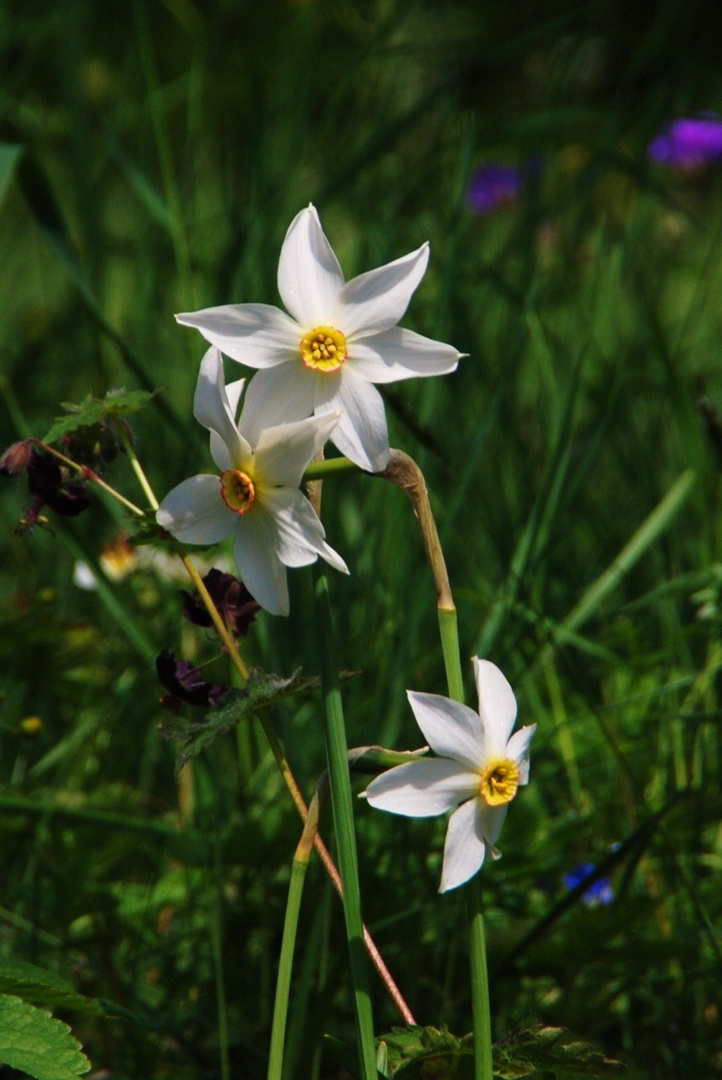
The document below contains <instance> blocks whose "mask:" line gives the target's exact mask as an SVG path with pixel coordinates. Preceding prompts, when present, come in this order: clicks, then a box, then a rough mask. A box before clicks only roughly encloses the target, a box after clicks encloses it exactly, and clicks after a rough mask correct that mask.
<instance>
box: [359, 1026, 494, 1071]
mask: <svg viewBox="0 0 722 1080" xmlns="http://www.w3.org/2000/svg"><path fill="white" fill-rule="evenodd" d="M380 1041H382V1042H384V1043H385V1044H386V1059H387V1069H388V1076H389V1078H390V1080H426V1078H427V1077H428V1078H433V1080H473V1075H474V1049H473V1037H472V1036H471V1035H466V1036H464V1038H463V1039H459V1038H457V1037H456V1036H455V1035H452V1034H451V1032H450V1031H449V1030H448V1029H447V1028H445V1027H441V1028H433V1027H410V1028H394V1029H393V1030H392V1032H391V1034H390V1035H384V1036H382V1038H381V1040H380Z"/></svg>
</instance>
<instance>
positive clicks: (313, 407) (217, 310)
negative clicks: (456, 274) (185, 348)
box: [176, 206, 461, 472]
mask: <svg viewBox="0 0 722 1080" xmlns="http://www.w3.org/2000/svg"><path fill="white" fill-rule="evenodd" d="M428 259H429V246H428V244H423V245H422V246H421V247H420V248H419V249H418V251H413V252H411V254H409V255H405V256H403V257H402V258H400V259H396V260H395V261H394V262H391V263H388V264H387V265H386V266H381V267H379V268H378V269H377V270H371V271H369V272H368V273H365V274H360V275H359V276H358V277H356V278H353V280H351V281H349V282H344V277H343V273H342V271H341V267H340V265H339V262H338V259H337V258H336V256H335V254H334V252H333V249H332V248H331V245H330V244H329V242H328V240H327V239H326V236H325V235H324V232H323V229H322V228H321V222H320V221H319V217H318V214H317V212H316V210H315V208H314V207H313V206H308V207H307V208H306V209H305V210H302V211H301V212H300V213H299V214H297V216H296V217H295V218H294V220H293V221H292V222H291V225H290V227H289V229H288V232H287V233H286V238H285V240H284V242H283V247H282V249H281V257H280V261H279V265H278V290H279V292H280V294H281V299H282V300H283V302H284V304H285V305H286V308H287V309H288V311H289V312H290V315H287V314H285V312H283V311H281V310H279V309H278V308H276V307H272V306H270V305H268V304H229V305H225V306H223V307H214V308H207V309H205V310H203V311H196V312H190V313H186V314H183V315H177V316H176V318H177V319H178V322H180V323H183V324H184V325H186V326H194V327H196V328H197V329H198V330H200V332H201V333H202V334H203V336H204V337H205V338H206V340H207V341H210V342H211V344H213V345H217V346H218V348H219V349H220V350H221V351H222V352H223V353H225V354H226V356H230V357H231V358H232V359H233V360H237V361H238V362H239V363H241V364H246V365H247V366H248V367H252V368H258V369H260V370H259V371H258V374H257V375H256V376H255V377H254V379H253V380H252V381H251V383H250V386H249V388H248V391H247V394H246V409H247V410H248V411H253V409H255V408H256V407H257V406H258V404H259V403H261V402H262V403H263V405H264V408H269V407H270V408H273V410H274V414H275V419H276V421H277V422H281V421H287V420H297V419H299V418H301V417H304V416H310V415H311V414H315V415H316V416H320V415H323V414H326V413H329V412H334V411H337V410H338V412H339V413H340V417H339V421H338V424H337V425H336V426H335V427H334V429H333V431H331V433H330V439H331V441H332V442H333V443H335V445H336V446H337V447H338V449H339V450H340V451H341V453H342V454H346V456H347V457H349V458H350V459H351V460H352V461H354V462H355V463H356V464H357V465H359V466H360V467H361V468H362V469H367V470H370V471H372V472H376V471H379V470H381V469H383V468H384V467H385V465H386V463H387V461H388V456H389V437H388V430H387V426H386V415H385V411H384V405H383V400H382V398H381V395H380V394H379V392H378V390H376V389H375V388H374V386H373V383H390V382H396V381H398V380H400V379H409V378H414V377H418V376H428V375H444V374H446V373H447V372H450V371H453V370H454V369H455V368H456V366H457V363H458V361H459V358H460V356H461V353H459V352H457V350H456V349H454V348H452V346H450V345H444V344H442V343H441V342H438V341H432V340H431V339H429V338H426V337H422V336H421V335H420V334H416V333H414V332H413V331H411V330H404V329H402V328H401V327H399V326H397V323H398V322H399V320H400V319H401V318H403V315H404V312H405V311H406V308H407V306H408V303H409V300H410V299H411V296H412V294H413V292H414V290H415V289H416V287H417V285H418V284H419V282H420V281H421V279H422V277H423V276H424V272H425V271H426V265H427V262H428Z"/></svg>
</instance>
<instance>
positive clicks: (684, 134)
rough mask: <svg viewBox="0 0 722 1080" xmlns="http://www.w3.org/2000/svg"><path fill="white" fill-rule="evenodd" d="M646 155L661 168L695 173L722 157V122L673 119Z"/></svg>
mask: <svg viewBox="0 0 722 1080" xmlns="http://www.w3.org/2000/svg"><path fill="white" fill-rule="evenodd" d="M647 156H648V157H649V158H651V159H652V161H656V162H658V163H659V164H661V165H669V166H670V167H671V168H673V169H680V170H682V171H683V172H692V171H694V170H695V169H701V168H703V167H704V166H705V165H708V164H709V163H710V162H712V161H718V160H719V159H720V158H722V120H718V119H717V118H716V117H712V116H707V117H700V118H699V119H696V120H673V121H672V123H671V124H670V125H669V127H668V128H667V131H666V132H664V134H662V135H658V136H657V138H656V139H654V140H653V141H652V142H651V143H650V144H649V147H648V149H647Z"/></svg>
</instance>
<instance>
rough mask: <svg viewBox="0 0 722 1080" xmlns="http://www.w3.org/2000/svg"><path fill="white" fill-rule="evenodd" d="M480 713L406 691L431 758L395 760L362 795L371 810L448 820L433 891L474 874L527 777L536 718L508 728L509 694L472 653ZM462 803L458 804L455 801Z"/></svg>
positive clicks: (511, 715) (494, 671)
mask: <svg viewBox="0 0 722 1080" xmlns="http://www.w3.org/2000/svg"><path fill="white" fill-rule="evenodd" d="M474 674H475V676H476V688H477V691H478V694H479V712H478V713H475V712H474V710H473V709H469V708H468V707H467V706H466V705H460V704H459V703H458V702H456V701H452V700H451V699H450V698H445V697H440V696H439V695H438V694H417V693H415V692H414V691H413V690H409V691H407V693H408V697H409V702H410V703H411V708H412V709H413V710H414V716H415V717H416V721H417V723H418V725H419V727H420V728H421V730H422V732H423V734H424V737H425V739H426V740H427V741H428V743H429V746H430V747H431V749H432V750H433V751H434V752H435V753H437V754H438V755H439V757H437V758H424V759H423V760H421V761H411V762H408V763H407V764H405V765H397V766H396V767H395V768H393V769H389V771H388V772H386V773H383V774H382V775H381V776H378V777H377V778H376V779H375V780H372V782H371V783H370V784H369V786H368V789H367V790H366V791H365V792H364V795H365V796H366V798H367V799H368V801H369V802H370V803H371V805H372V806H375V807H376V808H377V809H378V810H389V811H390V812H391V813H392V814H403V815H404V816H405V817H435V816H436V815H438V814H443V813H445V812H446V811H447V810H451V809H452V808H453V807H458V809H457V810H455V811H454V813H453V814H452V815H451V818H450V819H449V827H448V830H447V833H446V844H445V846H444V866H443V870H442V872H441V886H440V888H439V892H446V891H447V889H455V888H456V887H457V886H458V885H463V884H464V882H465V881H468V880H469V878H471V877H473V876H474V874H475V873H476V872H477V870H479V868H480V867H481V864H482V863H483V861H484V856H485V855H486V851H487V848H489V849H490V851H491V854H492V856H493V857H494V858H499V855H500V852H499V851H497V849H496V847H495V846H494V845H495V844H496V841H497V839H498V837H499V833H500V832H501V827H502V825H503V824H504V818H505V817H506V811H507V807H508V804H509V803H510V802H511V800H512V799H513V798H514V796H515V795H516V792H517V788H518V787H519V786H520V785H521V784H526V783H527V782H528V780H529V743H530V741H531V737H532V735H533V734H534V732H535V731H536V724H531V725H530V726H529V727H523V728H520V729H519V731H516V732H514V734H513V735H512V729H513V727H514V721H515V720H516V699H515V697H514V692H513V690H512V688H511V687H510V686H509V683H508V682H507V680H506V678H505V676H504V675H503V674H502V673H501V671H500V670H499V668H498V667H496V665H495V664H492V663H491V662H490V661H489V660H479V659H478V658H474ZM460 803H461V805H460V806H459V804H460Z"/></svg>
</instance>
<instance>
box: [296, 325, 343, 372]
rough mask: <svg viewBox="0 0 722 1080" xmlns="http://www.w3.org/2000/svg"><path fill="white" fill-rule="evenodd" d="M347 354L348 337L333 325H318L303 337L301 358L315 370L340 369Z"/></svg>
mask: <svg viewBox="0 0 722 1080" xmlns="http://www.w3.org/2000/svg"><path fill="white" fill-rule="evenodd" d="M347 356H348V351H347V348H346V338H345V337H344V335H343V334H342V333H341V331H340V330H334V328H333V327H332V326H317V327H315V329H313V330H310V331H309V332H308V334H306V336H305V337H304V338H302V339H301V359H302V360H303V362H304V364H305V365H306V367H307V368H313V369H314V370H315V371H323V372H325V373H328V372H330V371H338V369H339V368H340V367H341V365H342V364H343V363H344V361H345V360H346V358H347Z"/></svg>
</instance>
